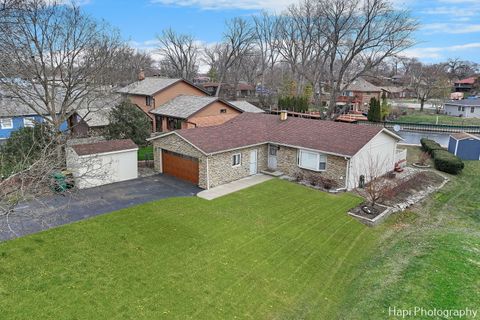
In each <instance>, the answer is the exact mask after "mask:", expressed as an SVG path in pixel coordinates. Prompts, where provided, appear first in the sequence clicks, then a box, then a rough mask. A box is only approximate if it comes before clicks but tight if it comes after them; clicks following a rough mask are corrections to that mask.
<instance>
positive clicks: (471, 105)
mask: <svg viewBox="0 0 480 320" xmlns="http://www.w3.org/2000/svg"><path fill="white" fill-rule="evenodd" d="M444 109H445V113H446V114H448V115H451V116H456V117H465V118H480V98H468V99H464V100H451V101H448V102H445V105H444Z"/></svg>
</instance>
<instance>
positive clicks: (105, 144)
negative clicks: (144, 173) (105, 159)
mask: <svg viewBox="0 0 480 320" xmlns="http://www.w3.org/2000/svg"><path fill="white" fill-rule="evenodd" d="M136 148H138V146H137V145H136V144H135V143H134V142H133V141H132V140H130V139H124V140H105V141H100V142H94V143H86V144H76V145H73V146H72V149H73V150H74V151H75V153H76V154H78V155H79V156H86V155H91V154H99V153H107V152H114V151H122V150H131V149H136Z"/></svg>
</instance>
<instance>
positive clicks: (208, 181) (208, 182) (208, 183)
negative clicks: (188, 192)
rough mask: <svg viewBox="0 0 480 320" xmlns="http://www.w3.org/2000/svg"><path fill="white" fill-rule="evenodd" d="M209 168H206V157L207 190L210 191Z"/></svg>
mask: <svg viewBox="0 0 480 320" xmlns="http://www.w3.org/2000/svg"><path fill="white" fill-rule="evenodd" d="M209 171H210V167H209V166H208V156H207V190H208V189H210V172H209Z"/></svg>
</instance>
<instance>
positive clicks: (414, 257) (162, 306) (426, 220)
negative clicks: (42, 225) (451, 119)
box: [0, 162, 480, 319]
mask: <svg viewBox="0 0 480 320" xmlns="http://www.w3.org/2000/svg"><path fill="white" fill-rule="evenodd" d="M359 201H360V200H359V198H357V197H356V196H353V195H351V194H341V195H331V194H327V193H323V192H319V191H315V190H312V189H308V188H306V187H303V186H299V185H296V184H293V183H289V182H286V181H283V180H270V181H268V182H265V183H263V184H260V185H257V186H255V187H252V188H249V189H246V190H243V191H240V192H237V193H234V194H231V195H229V196H226V197H222V198H219V199H217V200H214V201H206V200H202V199H199V198H176V199H166V200H161V201H157V202H152V203H148V204H145V205H141V206H137V207H134V208H130V209H126V210H121V211H118V212H114V213H111V214H107V215H103V216H100V217H96V218H93V219H89V220H86V221H82V222H79V223H75V224H71V225H68V226H65V227H60V228H57V229H52V230H49V231H46V232H43V233H39V234H36V235H32V236H28V237H24V238H20V239H16V240H12V241H8V242H5V243H0V268H1V270H0V314H1V315H2V318H5V319H11V318H13V319H33V318H35V319H72V318H74V319H106V318H108V319H125V318H126V319H159V318H165V319H234V318H238V319H385V318H386V312H387V310H388V307H389V306H397V307H414V306H416V305H420V306H423V307H437V308H438V307H457V308H465V307H471V308H474V307H478V301H480V293H479V289H478V288H479V287H480V286H479V285H480V260H479V253H480V240H479V239H480V234H479V233H480V228H479V226H480V164H478V163H473V162H469V163H467V165H466V169H465V171H464V173H463V174H462V175H461V176H459V177H458V178H453V181H452V182H451V183H449V185H447V187H446V188H445V189H444V190H443V191H441V192H440V193H438V194H437V195H436V196H435V197H434V199H432V200H429V201H427V203H426V204H424V205H422V206H419V207H418V208H415V210H414V211H410V212H407V213H404V214H401V215H396V216H393V217H391V218H390V219H389V220H388V221H387V222H386V223H385V224H384V225H382V226H379V227H376V228H369V227H366V226H364V225H362V224H360V223H358V222H357V221H355V220H353V219H351V218H350V217H349V216H347V215H346V214H345V212H346V211H347V209H348V208H350V207H353V206H355V205H356V204H358V203H359Z"/></svg>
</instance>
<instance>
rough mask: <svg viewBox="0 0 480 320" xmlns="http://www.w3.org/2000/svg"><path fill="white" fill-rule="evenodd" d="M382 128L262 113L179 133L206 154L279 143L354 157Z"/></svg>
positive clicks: (245, 115)
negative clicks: (282, 119) (283, 117)
mask: <svg viewBox="0 0 480 320" xmlns="http://www.w3.org/2000/svg"><path fill="white" fill-rule="evenodd" d="M382 130H383V129H382V128H380V127H376V126H364V125H352V124H347V123H339V122H333V121H322V120H312V119H302V118H295V117H289V118H288V119H287V120H286V121H281V120H280V118H279V116H276V115H270V114H261V113H260V114H259V113H243V114H241V115H239V116H237V117H235V118H234V119H232V120H230V121H228V122H226V123H224V124H222V125H218V126H213V127H204V128H194V129H184V130H178V131H176V133H177V134H179V135H180V136H181V137H183V138H185V139H186V140H187V141H189V142H190V143H192V144H193V145H195V146H196V147H198V148H199V149H201V150H202V151H203V152H205V153H215V152H220V151H224V150H230V149H237V148H241V147H245V146H249V145H255V144H261V143H267V142H271V143H278V144H281V145H290V146H295V147H301V148H308V149H314V150H319V151H323V152H326V153H333V154H338V155H343V156H353V155H354V154H356V153H357V152H358V151H359V150H360V149H361V148H362V147H363V146H364V145H365V144H366V143H367V142H368V141H370V140H371V139H372V138H373V137H374V136H375V135H377V134H378V133H379V132H380V131H382Z"/></svg>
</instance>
